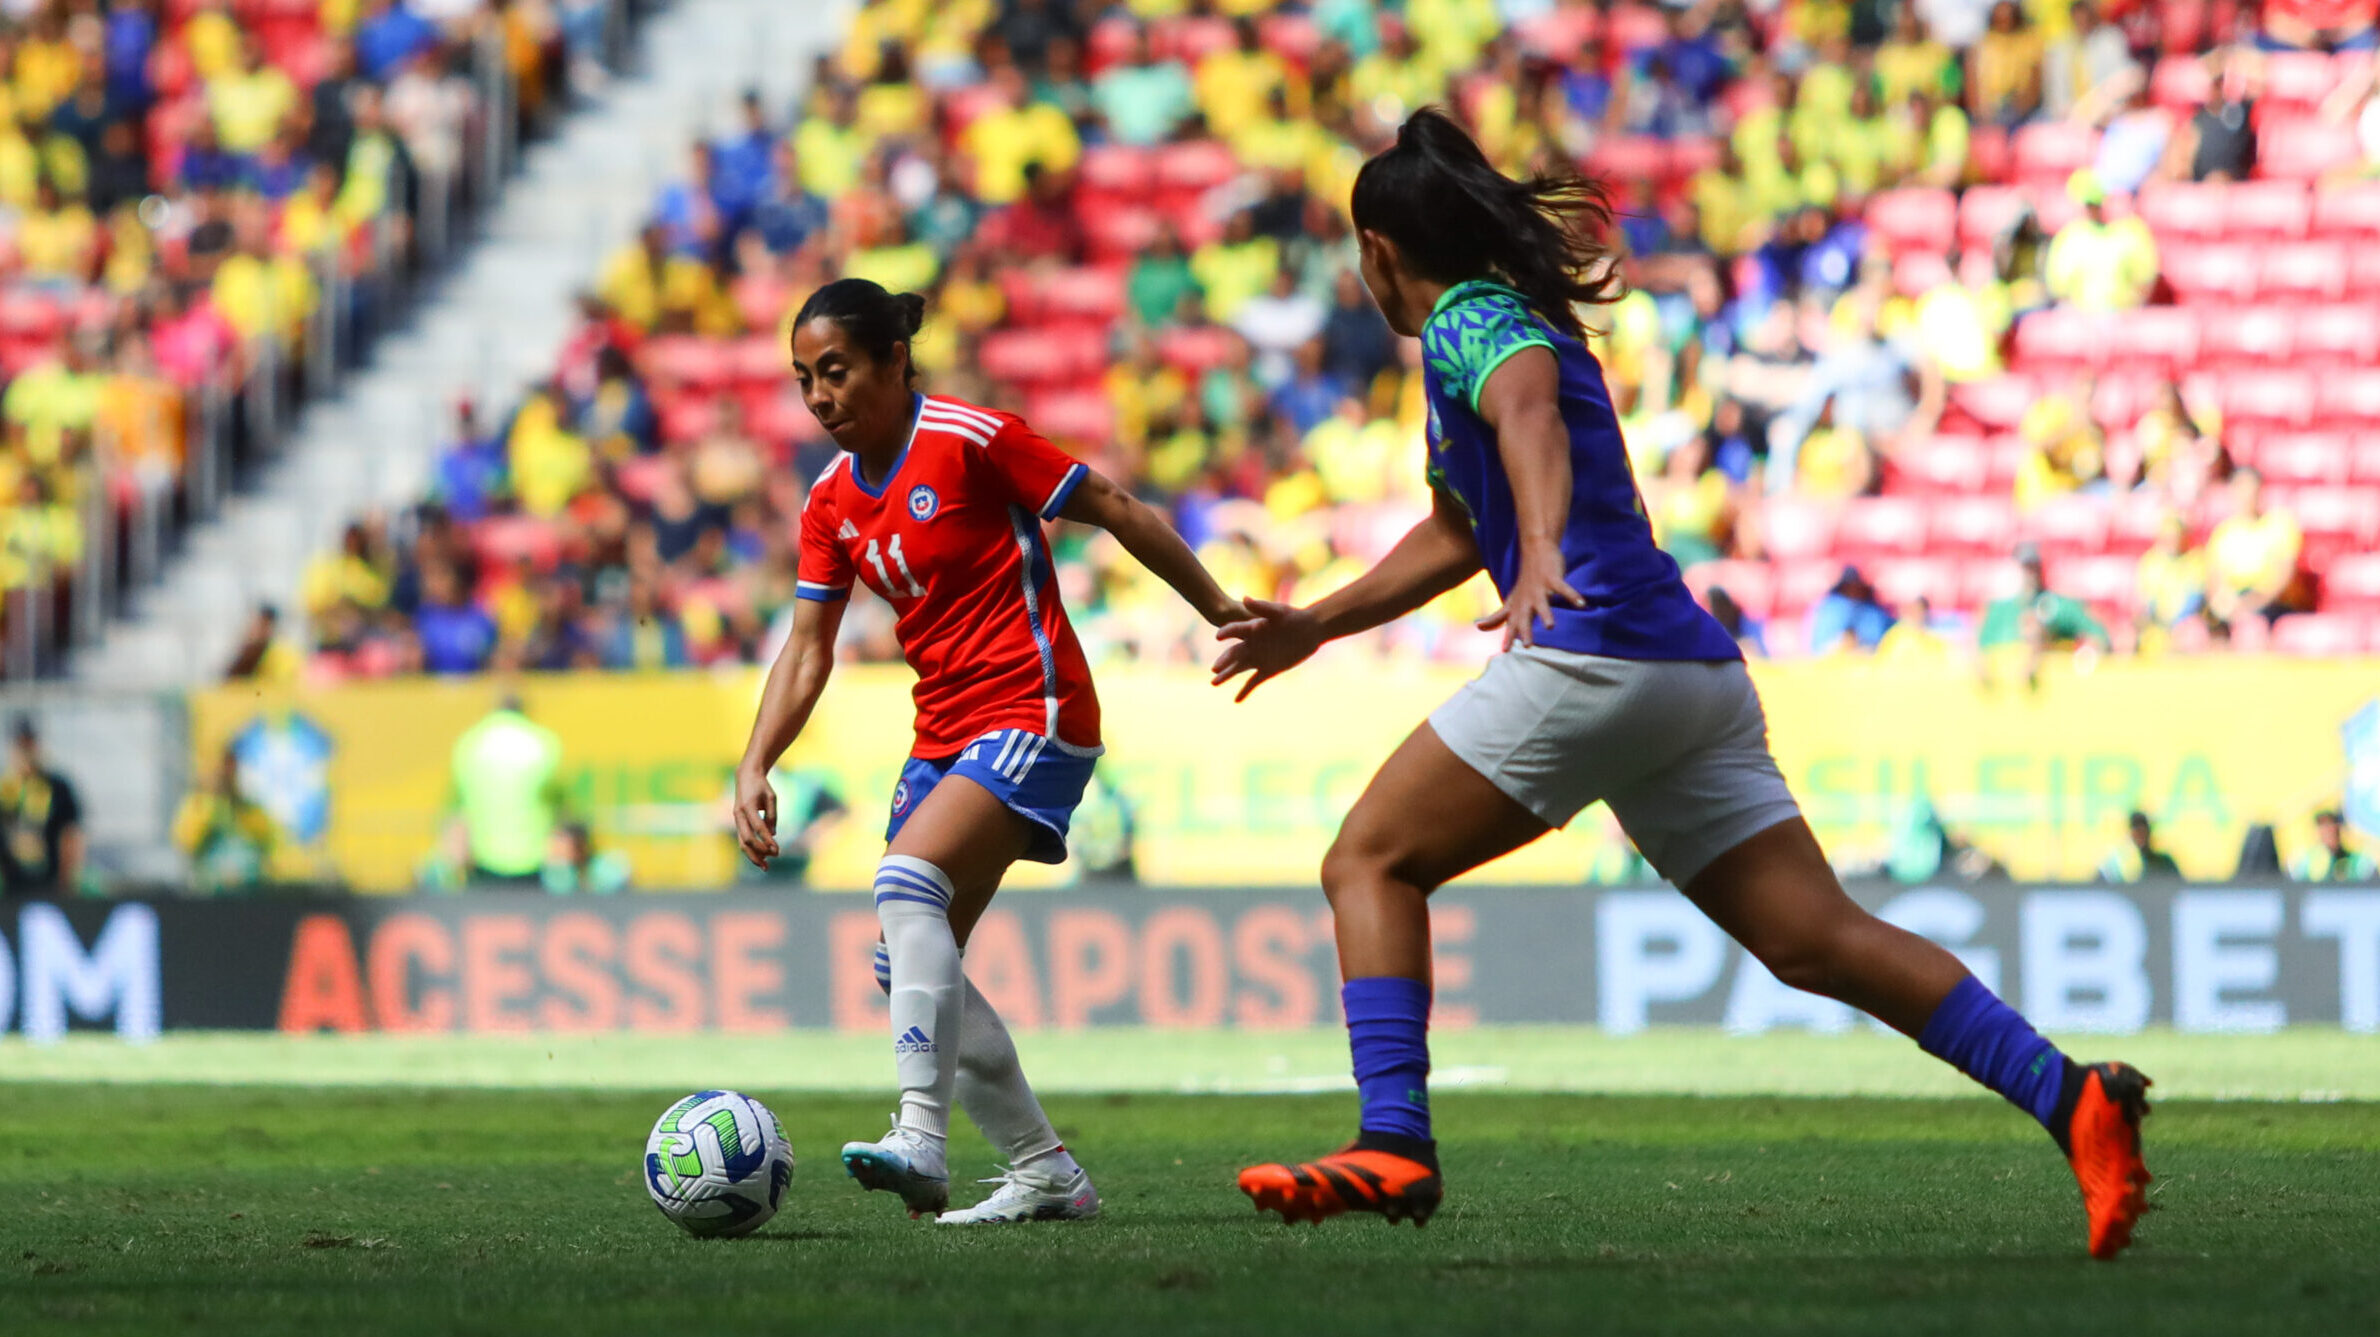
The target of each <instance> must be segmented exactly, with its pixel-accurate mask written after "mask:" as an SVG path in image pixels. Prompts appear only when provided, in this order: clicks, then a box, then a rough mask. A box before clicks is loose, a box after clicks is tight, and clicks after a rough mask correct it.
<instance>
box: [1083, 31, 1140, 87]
mask: <svg viewBox="0 0 2380 1337" xmlns="http://www.w3.org/2000/svg"><path fill="white" fill-rule="evenodd" d="M1139 34H1140V25H1139V24H1138V23H1135V22H1133V21H1132V20H1131V19H1129V18H1121V17H1119V18H1112V19H1101V20H1100V21H1099V22H1097V23H1094V24H1092V25H1091V33H1090V37H1089V39H1088V40H1087V41H1085V42H1084V43H1083V68H1084V69H1085V70H1086V71H1087V72H1089V73H1091V74H1093V75H1097V74H1099V73H1101V72H1102V71H1104V70H1106V69H1108V68H1110V67H1111V66H1116V65H1121V64H1123V63H1124V62H1125V61H1127V60H1130V59H1131V58H1132V43H1133V40H1134V39H1135V38H1136V37H1138V36H1139Z"/></svg>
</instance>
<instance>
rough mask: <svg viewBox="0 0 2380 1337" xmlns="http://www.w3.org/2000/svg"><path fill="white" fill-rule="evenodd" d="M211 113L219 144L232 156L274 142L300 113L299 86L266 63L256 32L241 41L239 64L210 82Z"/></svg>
mask: <svg viewBox="0 0 2380 1337" xmlns="http://www.w3.org/2000/svg"><path fill="white" fill-rule="evenodd" d="M206 97H207V114H208V115H209V116H211V117H213V118H214V121H215V138H216V141H217V142H219V143H220V144H222V145H223V148H224V150H225V151H226V152H229V153H241V154H247V153H254V152H256V151H257V150H259V149H261V148H263V147H264V146H265V145H266V144H268V143H270V142H272V138H273V136H274V135H276V134H278V133H279V132H280V129H281V122H282V121H283V120H285V119H287V117H288V116H289V114H290V112H292V111H294V110H296V108H297V103H298V91H297V85H296V84H294V83H291V82H290V81H289V76H288V75H286V74H283V73H282V72H281V71H280V70H279V69H278V68H276V67H275V66H272V65H268V64H266V63H265V59H264V47H263V46H262V45H261V44H260V43H259V42H258V41H257V40H256V36H255V34H253V33H249V34H243V35H242V36H241V38H240V56H239V65H238V67H237V68H236V69H233V70H228V71H226V72H224V73H222V74H219V75H216V76H215V77H214V78H212V79H209V80H208V81H207V94H206Z"/></svg>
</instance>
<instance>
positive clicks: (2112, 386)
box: [2091, 368, 2167, 431]
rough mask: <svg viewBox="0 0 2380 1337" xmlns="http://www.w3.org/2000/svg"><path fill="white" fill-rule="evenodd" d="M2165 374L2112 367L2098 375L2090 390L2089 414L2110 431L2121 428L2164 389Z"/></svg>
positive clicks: (2137, 418) (2132, 419)
mask: <svg viewBox="0 0 2380 1337" xmlns="http://www.w3.org/2000/svg"><path fill="white" fill-rule="evenodd" d="M2166 381H2167V378H2166V377H2165V376H2164V375H2162V374H2160V373H2158V372H2154V371H2140V370H2135V369H2132V368H2125V369H2122V370H2113V371H2110V372H2108V373H2107V374H2106V375H2104V376H2101V377H2100V378H2099V382H2098V384H2097V386H2096V387H2095V388H2094V389H2093V390H2092V392H2091V418H2092V421H2094V422H2097V423H2098V424H2099V425H2100V426H2101V427H2103V428H2105V429H2107V430H2109V431H2122V430H2125V429H2128V428H2130V427H2131V426H2132V424H2134V423H2136V422H2138V421H2140V415H2141V414H2143V413H2146V412H2148V411H2149V408H2150V406H2151V405H2153V404H2155V403H2156V402H2157V400H2158V398H2159V397H2160V396H2161V395H2162V394H2163V393H2164V390H2165V384H2166Z"/></svg>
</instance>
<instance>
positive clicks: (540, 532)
mask: <svg viewBox="0 0 2380 1337" xmlns="http://www.w3.org/2000/svg"><path fill="white" fill-rule="evenodd" d="M471 550H472V551H473V552H474V553H475V554H477V556H478V557H479V560H480V562H481V563H482V564H483V565H485V566H491V567H511V566H513V565H514V564H516V563H519V562H524V561H525V562H527V563H529V564H530V565H531V566H532V567H535V568H536V569H537V570H539V571H551V570H553V569H554V567H555V566H556V565H558V564H559V563H560V562H561V560H562V539H561V536H560V535H559V534H557V533H555V532H554V526H553V524H552V523H551V522H550V521H546V520H540V519H538V518H536V517H534V516H527V515H498V516H490V517H489V518H487V519H485V520H482V521H480V522H479V523H478V524H476V525H473V526H472V527H471Z"/></svg>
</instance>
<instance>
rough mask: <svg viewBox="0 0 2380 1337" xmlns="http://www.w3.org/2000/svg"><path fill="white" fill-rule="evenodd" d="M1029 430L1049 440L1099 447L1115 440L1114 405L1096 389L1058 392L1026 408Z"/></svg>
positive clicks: (1039, 399) (1036, 399)
mask: <svg viewBox="0 0 2380 1337" xmlns="http://www.w3.org/2000/svg"><path fill="white" fill-rule="evenodd" d="M1026 409H1027V412H1026V417H1027V418H1028V419H1029V420H1030V421H1031V422H1032V424H1033V430H1035V431H1037V432H1039V433H1041V434H1042V435H1043V436H1046V437H1048V438H1049V439H1050V440H1052V441H1064V442H1068V443H1072V444H1076V445H1083V446H1092V447H1103V446H1105V445H1107V443H1108V442H1110V441H1112V440H1113V439H1114V438H1115V434H1116V406H1115V401H1113V400H1112V399H1110V398H1109V397H1108V395H1107V394H1106V392H1104V391H1100V390H1058V391H1052V392H1051V393H1049V394H1043V395H1036V396H1034V397H1033V398H1032V400H1030V401H1029V402H1028V403H1027V405H1026Z"/></svg>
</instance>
